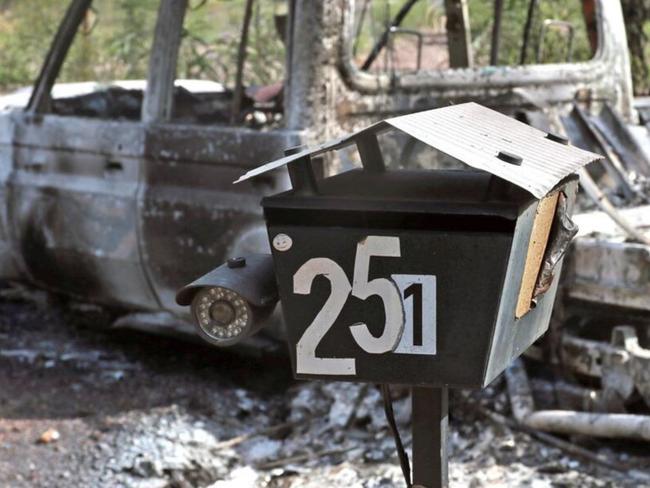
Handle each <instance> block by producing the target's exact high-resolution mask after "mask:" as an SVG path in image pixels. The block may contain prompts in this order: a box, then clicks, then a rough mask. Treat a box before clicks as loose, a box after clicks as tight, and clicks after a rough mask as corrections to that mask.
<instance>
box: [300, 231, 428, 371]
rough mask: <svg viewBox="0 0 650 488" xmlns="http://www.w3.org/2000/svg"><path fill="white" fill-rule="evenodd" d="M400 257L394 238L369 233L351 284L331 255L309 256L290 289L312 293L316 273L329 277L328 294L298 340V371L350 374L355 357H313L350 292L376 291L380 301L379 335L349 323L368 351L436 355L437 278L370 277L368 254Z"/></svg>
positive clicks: (359, 249) (359, 248) (369, 293)
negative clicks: (380, 327)
mask: <svg viewBox="0 0 650 488" xmlns="http://www.w3.org/2000/svg"><path fill="white" fill-rule="evenodd" d="M373 256H375V257H392V258H399V257H401V254H400V241H399V238H398V237H388V236H368V237H366V238H365V239H363V240H362V241H361V242H359V243H358V244H357V253H356V257H355V261H354V275H353V279H352V284H350V281H349V280H348V277H347V275H346V274H345V271H343V269H342V268H341V266H339V265H338V264H337V263H336V262H335V261H333V260H331V259H329V258H312V259H310V260H308V261H307V262H306V263H305V264H303V265H302V266H301V267H300V269H298V271H297V272H296V273H295V274H294V276H293V292H294V293H296V294H299V295H308V294H309V293H311V286H312V283H313V281H314V278H316V277H317V276H321V275H322V276H324V277H326V278H327V279H328V280H329V282H330V295H329V297H328V298H327V300H326V301H325V303H324V304H323V307H322V308H321V309H320V311H319V312H318V313H317V314H316V317H314V320H313V321H312V323H311V324H310V325H309V327H307V329H306V330H305V332H304V333H303V335H302V337H301V338H300V340H299V341H298V343H297V344H296V370H297V372H298V373H299V374H320V375H354V374H356V360H355V358H341V357H337V358H327V357H317V356H316V348H317V347H318V344H319V343H320V341H321V340H322V339H323V337H324V336H325V334H327V332H328V331H329V329H330V327H332V325H333V324H334V322H335V321H336V319H337V318H338V316H339V314H340V313H341V311H342V310H343V307H344V306H345V303H346V301H347V299H348V297H349V296H350V295H353V296H355V297H357V298H360V299H362V300H365V299H366V298H368V297H370V296H372V295H377V296H379V298H380V299H381V301H382V302H383V306H384V315H385V317H386V321H385V324H384V329H383V332H382V333H381V334H380V335H379V336H378V337H377V336H374V335H373V334H371V333H370V330H369V329H368V326H367V325H366V324H364V323H362V322H359V323H356V324H352V325H350V332H351V334H352V337H353V338H354V340H355V342H356V343H357V344H358V345H359V347H360V348H361V349H363V350H364V351H366V352H367V353H370V354H382V353H386V352H390V351H393V352H395V353H397V354H426V355H434V354H436V306H435V305H436V304H435V297H436V277H435V276H432V275H412V274H409V275H407V274H404V275H401V274H395V275H392V276H391V278H392V280H389V279H387V278H375V279H373V280H368V274H369V272H368V271H369V266H370V258H371V257H373Z"/></svg>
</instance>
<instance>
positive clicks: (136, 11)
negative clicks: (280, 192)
mask: <svg viewBox="0 0 650 488" xmlns="http://www.w3.org/2000/svg"><path fill="white" fill-rule="evenodd" d="M68 3H69V0H48V1H47V2H45V1H43V0H5V1H4V4H2V5H3V7H2V8H0V91H5V90H9V89H12V88H15V87H17V86H21V85H29V84H31V83H32V82H33V81H34V80H35V78H36V76H37V75H38V71H39V69H40V67H41V63H42V62H43V60H44V59H45V56H46V54H47V51H48V48H49V46H50V43H51V42H52V39H53V37H54V34H55V32H56V29H57V27H58V24H59V23H60V21H61V18H62V17H63V15H64V13H65V11H66V8H67V5H68ZM158 4H159V0H95V1H94V2H93V9H92V11H91V12H89V14H88V15H87V17H86V20H85V21H84V23H83V24H82V26H81V28H80V30H79V32H78V33H77V35H76V37H75V40H74V42H73V44H72V47H71V48H70V52H69V53H68V56H67V57H66V60H65V63H64V65H63V68H62V70H61V74H60V75H59V78H58V80H57V81H58V82H67V81H94V80H97V81H110V80H121V79H146V77H147V70H148V67H149V64H148V63H149V52H150V49H151V43H152V41H153V32H154V28H155V21H156V14H157V10H158ZM275 9H276V4H275V3H274V2H269V1H268V0H257V1H256V2H255V10H254V15H253V21H252V25H251V29H250V38H249V44H248V59H247V64H246V70H245V76H244V82H245V83H246V84H266V83H272V82H276V81H282V78H283V73H284V46H283V44H282V42H281V40H280V38H279V36H278V35H277V33H276V30H275V24H274V17H273V14H274V12H275ZM243 12H244V0H207V1H205V2H202V1H201V0H191V1H190V8H189V9H188V12H187V14H186V18H185V25H184V33H183V39H182V44H181V50H180V53H179V60H178V77H179V78H195V79H196V78H198V79H208V80H214V81H218V82H221V83H225V84H226V85H230V86H232V83H233V81H234V76H235V66H236V60H237V52H238V45H239V38H240V32H241V25H242V22H243Z"/></svg>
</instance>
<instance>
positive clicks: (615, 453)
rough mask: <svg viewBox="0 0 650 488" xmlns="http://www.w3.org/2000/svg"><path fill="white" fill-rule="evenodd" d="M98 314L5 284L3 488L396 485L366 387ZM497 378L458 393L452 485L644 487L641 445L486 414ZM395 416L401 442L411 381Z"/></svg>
mask: <svg viewBox="0 0 650 488" xmlns="http://www.w3.org/2000/svg"><path fill="white" fill-rule="evenodd" d="M105 324H106V316H105V314H104V313H103V312H102V311H101V310H98V309H95V308H93V307H79V306H77V307H74V308H72V307H70V306H64V305H62V304H61V303H60V302H56V301H53V300H52V299H50V298H48V297H47V295H45V294H43V293H40V292H39V293H35V292H29V293H25V292H24V291H16V290H15V289H11V288H4V289H2V290H0V486H2V487H78V486H84V487H118V486H124V487H141V488H154V487H156V488H158V487H160V488H162V487H169V488H172V487H208V486H210V487H214V488H226V487H231V488H247V487H278V488H284V487H298V486H305V487H323V486H336V487H365V488H375V487H392V486H396V487H401V486H404V481H403V479H402V476H401V471H400V469H399V465H398V463H397V459H396V456H395V448H394V444H393V439H392V437H391V436H390V434H389V432H388V428H387V425H386V421H385V418H384V415H383V410H382V406H381V396H380V394H379V392H378V391H377V390H376V388H375V387H374V386H370V387H366V388H364V387H363V386H360V385H354V384H342V383H330V384H327V383H305V382H295V381H294V380H292V378H291V375H290V365H289V362H288V359H287V358H286V356H285V355H284V354H282V353H281V352H280V353H268V352H267V353H264V354H260V355H258V356H257V357H256V356H252V357H251V356H250V355H246V356H242V355H240V354H236V353H233V352H229V351H222V350H216V349H213V348H209V347H207V346H204V345H202V344H199V343H196V344H194V343H191V342H185V341H180V340H177V339H171V338H165V337H159V336H152V335H146V334H144V333H139V332H135V331H128V330H114V329H105V328H102V326H103V325H105ZM503 390H504V388H503V383H502V382H500V381H496V382H495V383H494V384H493V385H492V386H491V387H490V388H488V389H486V390H485V391H483V392H480V393H472V394H471V395H469V396H466V395H460V394H455V395H454V397H453V399H452V400H453V401H452V405H451V434H450V455H451V462H450V484H451V486H452V487H472V488H476V487H484V486H486V487H487V486H489V487H499V486H504V487H535V488H543V487H574V486H575V487H635V488H636V487H640V486H650V449H648V447H647V446H643V445H637V444H626V443H612V442H609V443H608V442H596V441H593V440H585V439H583V440H579V441H580V443H581V444H582V445H583V446H586V447H588V448H589V449H590V450H591V451H592V452H594V453H597V454H599V455H600V456H602V457H604V458H606V459H609V460H611V461H615V462H617V463H619V464H620V465H623V466H627V467H628V468H629V470H628V472H624V471H620V470H612V469H609V468H604V467H602V466H600V465H595V464H593V463H589V462H587V461H585V460H583V459H578V458H575V457H572V456H571V455H568V454H567V453H565V452H563V451H560V450H558V449H556V448H553V447H550V446H548V445H546V444H543V443H541V442H539V441H537V440H535V439H533V438H531V437H530V436H529V435H527V434H525V433H522V432H518V431H515V430H512V429H510V428H508V427H506V426H504V425H500V424H498V423H494V422H493V421H489V420H487V419H486V418H485V417H484V416H482V415H481V414H480V413H479V410H480V409H478V408H477V406H480V407H481V408H482V409H489V410H490V411H494V412H497V413H500V414H504V415H508V414H509V406H508V402H507V399H506V396H505V394H504V391H503ZM394 393H395V412H396V418H397V422H398V426H399V428H400V430H401V431H402V435H403V437H404V440H405V442H406V445H407V446H409V444H410V442H409V441H410V434H409V418H410V401H409V398H408V392H407V390H400V389H395V390H394Z"/></svg>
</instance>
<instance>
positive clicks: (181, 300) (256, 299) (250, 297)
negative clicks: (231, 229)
mask: <svg viewBox="0 0 650 488" xmlns="http://www.w3.org/2000/svg"><path fill="white" fill-rule="evenodd" d="M277 301H278V290H277V286H276V281H275V274H274V272H273V259H272V257H271V255H270V254H254V255H250V256H242V257H237V258H232V259H229V260H228V261H227V262H226V263H224V264H222V265H221V266H219V267H218V268H215V269H213V270H212V271H210V272H209V273H207V274H205V275H203V276H202V277H200V278H199V279H197V280H196V281H194V282H193V283H190V284H189V285H187V286H185V287H183V288H182V289H181V290H180V291H179V292H178V294H177V295H176V302H177V303H178V304H179V305H182V306H188V305H189V306H190V309H191V313H192V318H193V322H194V325H195V327H196V330H197V332H198V333H199V335H200V336H201V337H202V338H203V339H205V340H206V341H207V342H209V343H211V344H213V345H216V346H232V345H234V344H236V343H238V342H240V341H241V340H242V339H245V338H246V337H250V336H251V335H253V334H255V333H256V332H258V331H259V330H260V329H261V328H262V327H263V326H264V325H266V323H267V322H268V321H267V319H268V318H269V315H271V312H273V309H274V308H275V305H276V303H277Z"/></svg>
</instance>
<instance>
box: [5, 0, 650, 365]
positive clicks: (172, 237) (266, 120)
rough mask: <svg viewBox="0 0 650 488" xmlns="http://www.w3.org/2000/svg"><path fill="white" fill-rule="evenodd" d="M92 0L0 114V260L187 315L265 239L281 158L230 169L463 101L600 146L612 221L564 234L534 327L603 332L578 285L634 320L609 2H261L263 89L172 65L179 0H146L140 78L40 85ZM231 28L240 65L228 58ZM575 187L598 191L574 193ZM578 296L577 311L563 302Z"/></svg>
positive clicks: (624, 86) (86, 290) (410, 155)
mask: <svg viewBox="0 0 650 488" xmlns="http://www.w3.org/2000/svg"><path fill="white" fill-rule="evenodd" d="M91 3H92V2H91V1H90V0H75V1H73V2H72V3H71V5H70V7H69V10H68V12H67V13H66V15H65V18H64V20H63V22H62V24H61V26H60V28H59V31H58V33H57V35H56V38H55V40H54V42H53V44H52V46H51V49H50V52H49V54H48V56H47V59H46V60H45V63H44V64H43V68H42V71H41V73H40V76H39V77H38V80H37V81H36V83H35V85H34V87H33V89H32V91H31V96H30V99H29V102H28V103H27V105H26V107H25V108H23V109H16V110H9V111H5V112H4V113H2V114H1V115H0V168H1V171H0V191H1V199H0V245H1V247H2V253H1V254H0V260H1V262H0V270H1V275H2V276H3V277H4V278H7V279H17V280H18V279H20V280H26V281H29V282H31V283H34V284H36V285H38V286H40V287H44V288H47V289H50V290H52V291H55V292H59V293H63V294H66V295H69V296H72V297H75V298H77V299H82V300H85V301H92V302H96V303H99V304H102V305H106V306H110V307H115V308H118V309H121V310H124V311H135V312H138V316H139V317H143V316H144V317H145V318H146V316H147V315H149V316H150V317H154V315H155V316H156V317H160V316H161V313H162V315H163V316H164V317H166V318H167V319H166V320H167V322H168V323H177V322H178V320H183V319H188V318H189V316H188V310H187V309H185V308H181V307H179V306H178V305H177V304H176V303H175V294H176V291H177V290H178V289H179V288H180V287H181V286H183V285H184V284H186V283H188V282H191V281H192V280H193V279H195V278H196V277H198V276H201V275H203V274H204V273H205V272H206V271H207V270H209V269H212V268H214V267H215V266H217V265H218V264H220V263H222V262H224V261H226V260H227V259H228V258H230V257H236V256H240V255H248V254H251V253H260V252H262V253H263V252H266V251H267V248H268V244H267V236H266V230H265V227H264V224H263V221H262V217H261V209H260V207H259V201H260V197H261V196H263V195H268V194H274V193H277V192H278V191H279V190H280V189H282V188H284V187H285V186H286V181H287V175H285V174H282V173H279V174H277V175H276V174H273V175H270V176H268V177H266V178H262V179H258V180H255V181H254V182H246V183H243V184H241V185H236V186H233V185H232V182H233V181H234V180H236V179H237V178H238V177H239V176H240V175H241V174H243V173H244V172H246V171H247V170H249V169H251V168H253V167H256V166H257V165H259V164H260V163H262V162H265V161H269V160H272V159H275V158H277V157H279V156H281V155H282V153H283V151H284V150H285V149H286V148H288V147H291V146H296V145H300V144H310V143H313V142H315V141H323V140H327V139H330V138H333V137H336V136H338V135H340V134H341V133H344V132H349V131H353V130H355V129H357V128H360V127H363V126H365V125H367V124H369V123H371V122H374V121H376V120H379V119H383V118H387V117H390V116H394V115H400V114H404V113H409V112H413V111H418V110H424V109H429V108H436V107H441V106H445V105H448V104H450V103H459V102H463V101H468V100H472V101H476V102H479V103H481V104H483V105H485V106H488V107H490V108H493V109H496V110H498V111H500V112H502V113H505V114H507V115H510V116H513V117H515V118H517V119H519V120H521V121H525V122H527V123H529V124H531V125H533V126H536V127H537V128H540V129H542V130H545V131H548V132H553V133H557V134H560V135H563V136H565V137H567V138H568V139H569V140H570V141H571V142H572V143H573V144H575V145H576V146H579V147H582V148H584V149H588V150H591V151H595V152H598V153H601V154H603V155H605V156H606V159H605V160H604V162H603V163H602V164H598V165H592V166H593V167H592V168H590V169H589V173H587V172H586V171H584V172H583V173H582V174H581V178H582V180H583V185H584V186H585V188H586V189H587V190H588V191H587V192H586V193H588V194H589V195H591V196H592V197H593V201H594V202H597V203H598V205H599V206H601V207H602V208H604V210H605V211H606V212H608V213H610V214H613V215H615V217H616V218H617V220H618V221H619V224H620V225H617V226H615V230H614V231H613V233H614V234H615V235H614V237H612V238H608V237H606V238H603V237H602V236H596V237H594V236H593V235H592V236H584V237H583V238H581V239H579V240H578V241H577V242H576V244H575V245H574V252H573V256H572V259H571V260H570V262H569V263H568V266H567V268H568V270H567V273H566V278H565V280H564V282H565V286H564V288H563V294H564V297H565V303H566V305H567V306H566V307H564V308H563V310H564V316H563V318H562V320H559V319H558V320H557V321H556V322H557V323H556V326H555V330H556V332H557V333H556V334H555V335H552V337H555V338H556V339H557V338H558V337H561V336H562V332H561V331H560V330H559V329H561V328H562V327H563V326H564V325H565V324H566V323H576V324H575V325H576V327H577V328H578V329H579V331H580V334H581V335H583V336H584V335H585V334H586V335H592V336H593V338H594V339H596V338H597V339H603V335H605V336H607V335H609V334H610V331H611V327H609V325H608V326H607V327H600V328H597V330H596V332H595V333H593V334H592V332H593V331H594V330H595V329H593V328H592V329H590V328H589V324H593V321H592V320H591V319H590V318H589V317H590V313H589V310H594V307H593V304H594V303H598V304H599V305H600V306H602V305H606V306H607V310H608V311H610V312H612V313H611V316H612V321H613V323H616V321H619V322H618V323H620V314H618V315H617V313H618V312H621V311H623V312H625V314H624V316H625V317H626V319H627V318H628V317H630V315H629V313H628V312H629V311H630V310H633V311H634V316H635V317H637V318H638V323H639V324H640V323H642V322H643V320H645V318H644V317H645V316H647V313H648V312H650V300H648V296H647V290H648V281H649V280H650V278H649V276H650V274H649V273H650V272H649V271H648V267H647V266H648V261H647V255H648V254H647V253H648V247H647V242H643V241H644V239H645V238H644V237H643V235H641V231H639V230H638V229H636V230H635V229H634V228H633V227H634V225H628V224H626V222H627V221H628V220H629V219H626V217H625V216H624V215H621V212H618V211H617V210H616V207H626V206H634V205H639V204H642V203H644V202H646V201H647V194H648V191H647V190H648V188H647V178H648V176H650V164H649V159H648V156H647V154H649V153H648V151H647V147H648V136H647V130H646V127H645V126H644V124H645V121H646V115H647V110H646V109H645V108H644V107H643V106H638V107H635V103H634V100H633V97H632V84H631V76H630V66H629V59H628V54H627V44H626V38H625V29H624V20H623V16H622V12H621V7H620V5H619V4H618V2H610V1H605V0H576V1H575V2H573V3H574V4H575V5H573V3H572V5H573V10H572V11H573V12H574V13H575V12H578V13H579V17H578V19H579V22H576V20H575V17H574V18H573V20H572V22H569V20H567V19H566V18H544V17H543V16H542V13H541V10H540V5H541V6H543V4H544V1H543V0H542V1H541V2H538V1H531V2H530V3H529V4H528V5H527V11H526V15H525V19H526V22H525V24H524V25H523V26H522V27H521V28H520V29H521V30H520V31H519V34H520V35H518V36H517V38H516V39H514V40H512V39H511V40H510V41H508V39H507V36H506V35H505V34H506V29H505V28H504V27H501V26H502V24H503V22H506V21H507V19H506V18H505V17H504V12H503V7H502V5H501V4H502V2H495V11H494V18H495V19H499V22H496V21H495V22H493V24H494V25H493V27H492V29H491V31H490V32H489V33H488V35H487V37H486V36H484V37H483V38H482V40H480V39H479V40H477V38H476V36H473V34H472V11H471V9H470V10H468V3H467V2H466V1H463V0H445V1H444V2H442V1H441V2H424V1H420V2H418V1H417V0H416V1H405V2H399V4H395V5H393V7H397V8H394V9H393V10H394V11H393V12H390V11H389V10H387V9H379V8H374V5H375V4H376V3H377V2H369V1H361V0H341V1H336V2H311V1H307V0H290V1H288V2H287V8H286V15H282V16H278V18H277V19H276V20H277V25H278V28H279V32H280V33H281V35H282V36H283V37H284V40H285V46H286V56H285V57H286V73H285V76H284V81H283V82H281V83H280V80H278V84H277V86H276V89H275V90H274V89H270V90H269V89H268V88H269V87H266V88H267V90H265V91H266V92H269V91H270V92H271V93H272V96H270V97H267V98H264V97H256V96H255V95H254V94H252V93H250V92H248V91H247V90H245V87H243V86H242V84H241V76H239V77H238V82H237V83H236V85H235V86H234V87H233V88H232V90H229V89H222V88H221V87H220V86H219V85H217V86H215V85H211V86H209V87H208V88H207V89H206V88H205V87H203V88H189V87H185V88H184V87H183V82H178V80H176V81H177V82H176V83H175V79H174V78H175V71H176V59H177V53H178V49H179V44H180V40H181V37H182V33H183V17H184V14H185V11H186V9H187V8H188V2H187V0H161V2H160V6H159V11H158V18H157V24H156V29H155V35H154V40H153V44H152V50H151V54H150V71H149V75H148V80H147V82H146V84H145V85H144V86H113V87H112V88H111V87H108V88H104V89H100V90H96V89H94V90H92V91H91V92H89V93H85V94H81V95H79V94H78V95H76V96H72V97H70V96H68V97H65V96H64V97H58V96H57V93H56V89H54V90H53V87H54V86H55V85H54V83H55V81H56V79H57V75H58V73H59V71H60V69H61V65H62V63H63V62H64V60H65V57H66V55H67V53H68V51H69V49H70V45H71V43H72V40H73V38H74V36H75V33H76V31H77V30H78V28H79V25H80V24H81V22H82V20H83V18H84V15H85V13H86V12H87V11H88V8H89V7H90V6H91ZM570 3H571V2H570ZM422 5H424V6H425V7H422ZM470 6H471V5H470ZM418 8H425V11H422V10H420V11H418V10H417V9H418ZM378 12H382V17H381V18H380V19H378V18H377V17H378V15H379V14H378ZM420 14H422V15H420ZM502 18H503V19H504V20H503V22H502V21H501V19H502ZM417 19H420V20H417ZM249 21H250V19H248V22H249ZM242 31H243V32H244V35H243V36H242V40H241V42H240V57H239V59H238V63H237V64H238V72H239V73H241V71H242V70H244V69H246V67H245V66H246V64H245V53H246V42H245V40H246V39H245V33H246V31H247V28H244V29H242ZM553 36H555V37H553ZM553 39H554V42H552V41H553ZM506 41H508V42H514V43H516V45H517V46H520V49H519V56H518V59H517V60H515V61H513V60H510V59H508V60H504V61H500V56H501V55H502V54H501V52H502V49H500V46H501V47H503V45H504V43H505V42H506ZM217 81H219V80H217ZM247 93H248V94H247ZM504 137H507V134H504ZM380 143H381V144H382V150H383V151H385V152H388V153H392V154H394V155H395V157H394V158H392V160H394V161H397V162H398V165H399V166H400V167H402V168H423V167H427V166H435V167H440V166H442V167H445V166H454V165H455V164H456V163H455V162H454V161H453V160H452V159H451V158H449V157H446V156H445V155H444V154H442V153H440V154H437V155H436V156H435V157H433V158H432V157H431V156H430V154H429V153H427V154H426V157H425V156H423V151H422V147H421V146H420V145H419V144H418V143H417V141H415V140H413V139H409V138H407V137H401V138H400V137H396V138H386V139H383V140H380ZM356 164H358V155H355V154H352V153H346V152H340V153H339V154H337V155H336V157H333V158H330V159H327V160H323V161H320V162H319V171H321V172H322V173H323V174H332V173H333V172H335V171H338V170H340V169H345V168H347V167H352V166H354V165H356ZM579 205H581V206H582V209H583V210H593V209H595V208H596V206H597V205H596V203H592V200H590V199H589V198H587V197H585V198H582V200H581V203H579ZM594 218H597V217H594ZM606 218H607V219H609V217H606ZM608 221H609V220H608ZM620 228H623V229H625V230H623V231H622V232H621V231H620V230H619V229H620ZM630 236H631V239H629V238H630ZM629 240H633V241H634V240H635V241H637V242H636V243H630V242H627V241H629ZM639 241H642V242H639ZM601 256H608V257H611V256H618V258H617V259H619V258H620V259H622V260H623V261H624V262H625V266H627V268H625V269H632V270H633V271H631V272H628V273H627V274H626V273H624V272H622V271H621V269H622V268H621V267H618V266H616V267H614V268H611V269H610V268H607V266H608V265H607V264H605V263H607V260H606V259H601ZM628 258H631V259H632V261H629V260H628ZM593 263H598V265H597V266H596V268H594V266H593ZM644 266H645V267H644ZM606 268H607V269H606ZM608 269H609V270H610V271H607V270H608ZM616 272H620V273H619V274H620V275H621V276H620V279H619V278H618V277H616V276H614V275H615V274H616ZM635 273H636V274H635ZM585 305H586V307H585ZM580 307H582V308H581V309H582V311H581V312H580V317H582V318H581V319H580V320H574V319H572V316H573V315H572V314H573V312H572V311H573V310H579V309H580ZM585 310H587V312H585ZM608 313H609V312H608ZM143 314H144V315H143ZM598 316H599V317H602V313H601V312H598ZM585 317H586V318H585ZM152 320H153V319H152ZM577 322H579V323H577ZM610 325H611V324H610ZM590 330H591V332H589V331H590ZM603 330H605V331H606V332H605V333H604V332H603ZM632 330H637V331H639V332H641V329H640V328H637V329H632ZM644 334H645V333H644ZM582 339H584V337H583V338H582ZM645 340H646V339H645V336H643V337H642V338H641V341H642V343H643V341H645ZM560 342H561V341H559V339H558V340H556V347H555V348H554V350H555V351H556V354H558V355H561V350H562V348H561V347H558V344H559V343H560ZM581 345H582V346H584V347H583V349H584V348H585V347H586V348H587V349H585V350H586V351H587V352H589V351H591V349H589V348H588V345H587V346H585V344H584V343H581ZM608 347H609V346H608ZM558 351H559V352H558ZM585 354H586V353H585ZM594 361H595V360H594ZM578 369H579V368H578ZM587 369H589V368H587ZM599 371H600V370H599ZM599 371H596V370H593V368H592V369H589V371H585V368H584V367H583V368H582V371H579V372H580V373H585V372H587V373H588V374H591V375H595V374H600V373H599Z"/></svg>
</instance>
